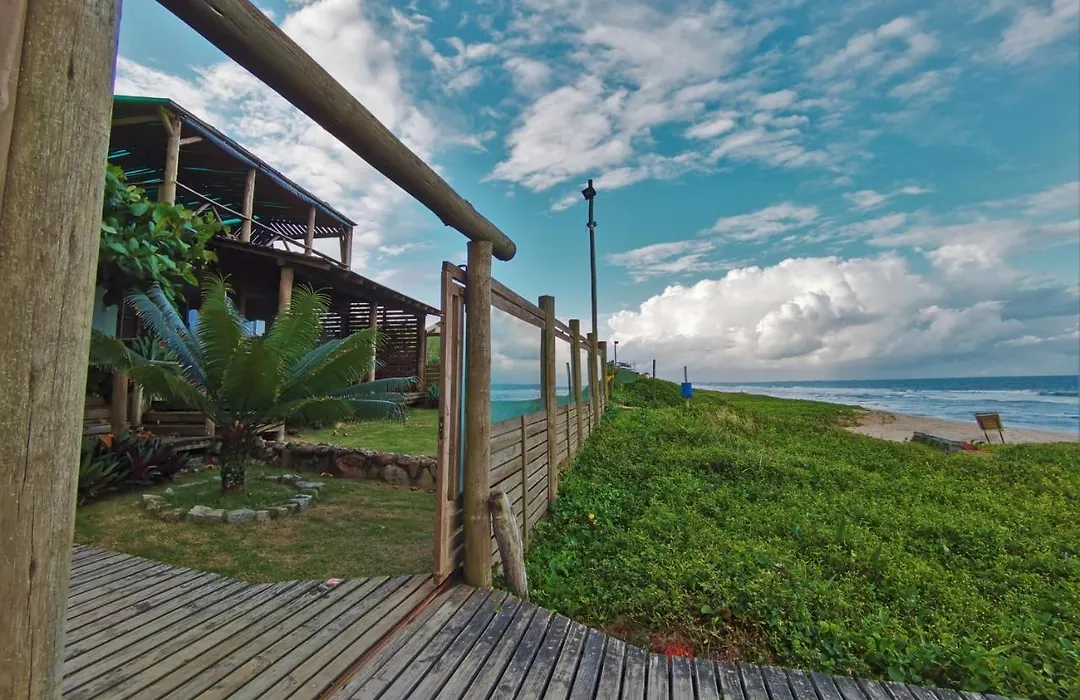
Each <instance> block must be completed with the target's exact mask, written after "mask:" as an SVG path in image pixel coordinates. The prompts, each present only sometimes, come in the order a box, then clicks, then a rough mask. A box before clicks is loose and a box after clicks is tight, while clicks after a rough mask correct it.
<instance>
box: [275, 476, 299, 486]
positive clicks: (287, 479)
mask: <svg viewBox="0 0 1080 700" xmlns="http://www.w3.org/2000/svg"><path fill="white" fill-rule="evenodd" d="M301 478H302V477H300V476H299V475H297V474H282V475H281V476H279V477H278V481H280V482H281V483H283V484H295V483H296V482H297V481H299V480H300V479H301Z"/></svg>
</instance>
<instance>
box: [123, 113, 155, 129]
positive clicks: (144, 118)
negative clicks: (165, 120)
mask: <svg viewBox="0 0 1080 700" xmlns="http://www.w3.org/2000/svg"><path fill="white" fill-rule="evenodd" d="M159 121H161V116H160V115H157V114H141V115H139V116H137V117H117V118H116V119H113V120H112V125H113V126H114V127H117V126H134V125H135V124H153V123H154V122H159Z"/></svg>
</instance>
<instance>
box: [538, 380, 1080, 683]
mask: <svg viewBox="0 0 1080 700" xmlns="http://www.w3.org/2000/svg"><path fill="white" fill-rule="evenodd" d="M617 401H618V402H620V403H623V404H624V405H628V406H633V407H637V408H638V410H624V411H619V410H615V411H613V412H612V416H611V418H610V419H609V420H607V421H605V423H604V425H602V426H601V428H600V429H599V430H598V431H597V432H596V433H594V435H593V436H592V437H591V438H590V440H589V442H588V444H587V445H586V447H585V449H584V450H583V452H582V453H581V454H580V455H579V457H578V458H577V461H576V463H575V465H574V467H573V468H572V469H571V470H570V471H568V472H567V474H566V476H565V477H564V480H563V484H562V486H561V488H560V495H559V499H558V500H557V501H556V502H555V503H554V506H553V509H552V511H551V513H550V515H549V516H548V517H546V518H545V519H544V520H543V521H542V522H541V524H540V525H539V526H538V527H537V529H536V531H535V533H534V535H533V538H532V541H533V544H532V549H531V551H530V553H529V555H528V562H527V563H528V573H529V581H530V584H532V590H531V593H532V598H533V600H534V602H536V603H537V604H538V605H543V606H547V607H552V608H555V609H556V610H558V611H560V612H563V613H565V614H568V615H572V616H574V617H575V618H576V619H579V620H581V621H583V622H586V623H589V624H593V625H598V626H603V627H605V628H606V629H608V630H609V631H612V632H614V633H618V634H621V635H622V636H624V637H627V638H629V639H631V640H632V641H634V642H636V643H639V644H645V645H648V646H653V647H654V648H655V647H657V646H659V645H662V644H664V643H670V642H671V640H676V641H678V642H680V643H684V644H689V645H691V646H693V647H694V650H695V651H696V653H698V654H699V655H711V656H715V657H718V658H725V659H731V660H740V661H746V662H761V663H775V664H780V665H786V666H793V667H799V668H806V669H810V670H820V671H825V672H833V673H851V674H856V675H862V676H870V677H877V678H891V679H895V680H903V681H908V682H915V683H922V684H928V685H943V686H946V687H957V688H963V689H968V690H975V691H985V690H989V691H994V692H998V693H1002V694H1008V695H1017V694H1019V695H1027V696H1029V697H1065V696H1067V695H1069V694H1070V693H1075V692H1076V689H1077V688H1078V687H1080V633H1078V630H1080V466H1078V465H1080V448H1078V447H1077V446H1076V445H1039V446H1035V445H1030V446H1028V445H1015V446H1010V445H1006V446H1002V447H1000V448H996V449H994V450H993V451H992V452H991V454H990V455H989V456H988V457H985V458H982V459H972V458H971V457H969V456H966V455H963V454H959V455H945V454H944V453H942V452H939V451H935V450H933V449H931V448H928V447H925V446H921V445H915V444H899V443H889V442H885V441H880V440H875V439H873V438H869V437H865V436H861V435H854V434H851V433H848V432H847V431H844V430H842V429H840V428H839V427H837V424H838V423H841V422H844V421H846V420H849V419H850V417H851V416H852V415H853V411H852V409H849V408H845V407H838V406H833V405H828V404H820V403H815V402H809V401H787V400H782V399H773V398H768V397H759V396H749V395H741V394H717V393H712V392H696V396H695V398H694V400H693V402H692V405H691V407H690V408H689V409H687V408H686V407H684V406H683V405H682V403H683V402H682V400H681V399H679V397H678V387H677V386H675V385H670V384H666V383H664V382H658V381H654V380H646V381H642V382H637V383H635V384H633V385H630V386H628V387H624V388H622V389H621V390H620V396H618V397H617ZM649 406H651V407H652V408H646V407H649ZM642 409H645V410H642ZM590 515H591V516H592V517H590Z"/></svg>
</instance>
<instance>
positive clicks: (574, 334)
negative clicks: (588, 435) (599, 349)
mask: <svg viewBox="0 0 1080 700" xmlns="http://www.w3.org/2000/svg"><path fill="white" fill-rule="evenodd" d="M570 379H571V381H572V382H573V384H574V385H573V386H572V387H571V391H573V394H574V406H575V407H576V408H577V445H578V449H579V450H580V449H581V443H582V441H583V437H584V435H585V432H584V426H583V425H582V423H583V420H584V416H582V415H581V414H582V413H583V412H584V411H585V401H584V400H583V399H582V397H581V321H579V320H578V319H576V318H572V319H570ZM566 438H567V440H569V439H570V436H569V435H567V436H566Z"/></svg>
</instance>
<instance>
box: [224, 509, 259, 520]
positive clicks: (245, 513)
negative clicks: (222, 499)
mask: <svg viewBox="0 0 1080 700" xmlns="http://www.w3.org/2000/svg"><path fill="white" fill-rule="evenodd" d="M225 522H227V523H230V524H235V523H252V522H255V511H253V510H251V509H250V508H237V509H236V510H230V511H229V512H228V513H227V514H226V515H225Z"/></svg>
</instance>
